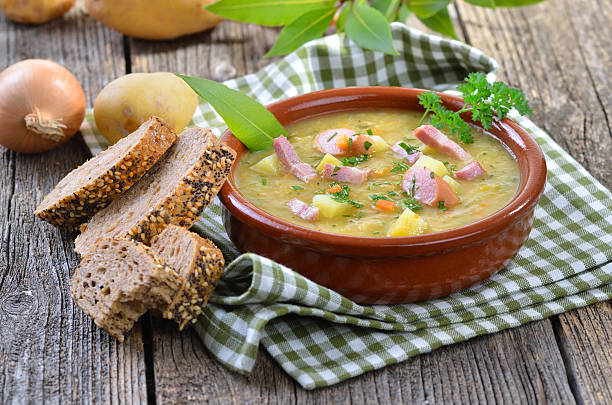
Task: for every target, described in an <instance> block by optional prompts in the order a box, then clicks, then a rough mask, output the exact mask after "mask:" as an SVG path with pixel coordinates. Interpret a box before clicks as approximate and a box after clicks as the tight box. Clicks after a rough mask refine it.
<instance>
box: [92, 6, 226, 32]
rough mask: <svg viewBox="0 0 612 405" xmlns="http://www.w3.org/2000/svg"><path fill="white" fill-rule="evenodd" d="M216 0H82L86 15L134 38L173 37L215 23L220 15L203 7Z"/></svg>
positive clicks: (208, 26) (199, 29) (219, 19)
mask: <svg viewBox="0 0 612 405" xmlns="http://www.w3.org/2000/svg"><path fill="white" fill-rule="evenodd" d="M215 1H216V0H85V5H86V6H87V11H88V12H89V14H90V15H91V16H92V17H93V18H95V19H96V20H98V21H100V22H101V23H102V24H105V25H108V26H109V27H111V28H114V29H116V30H117V31H120V32H122V33H124V34H125V35H129V36H131V37H136V38H144V39H172V38H176V37H180V36H181V35H187V34H193V33H195V32H200V31H204V30H207V29H209V28H212V27H214V26H215V25H217V24H218V23H219V22H220V21H221V20H222V18H221V17H219V16H216V15H215V14H213V13H210V12H208V11H206V10H204V6H207V5H209V4H211V3H214V2H215Z"/></svg>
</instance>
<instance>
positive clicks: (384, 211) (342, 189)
mask: <svg viewBox="0 0 612 405" xmlns="http://www.w3.org/2000/svg"><path fill="white" fill-rule="evenodd" d="M420 118H421V114H418V113H416V112H407V111H398V110H381V111H351V112H339V113H332V114H328V115H325V116H320V117H316V118H312V119H308V120H304V121H300V122H297V123H295V124H292V125H290V126H288V127H287V139H288V142H287V141H286V140H285V139H284V138H283V139H277V140H275V149H276V151H275V150H268V151H257V152H254V151H247V152H245V154H244V155H243V157H242V158H241V159H240V161H239V162H238V164H237V167H236V170H235V173H234V179H235V184H236V186H237V188H238V190H239V191H240V192H241V193H242V195H243V196H244V197H245V198H247V199H248V200H249V201H251V202H252V203H253V204H254V205H255V206H257V207H259V208H261V209H262V210H264V211H266V212H268V213H269V214H271V215H274V216H276V217H278V218H281V219H283V220H286V221H288V222H292V223H294V224H296V225H299V226H302V227H305V228H310V229H314V230H317V231H322V232H327V233H335V234H342V235H353V236H366V237H387V236H389V237H393V236H412V235H419V234H422V233H432V232H439V231H444V230H448V229H453V228H457V227H461V226H464V225H468V224H470V223H473V222H476V221H478V220H480V219H483V218H485V217H487V216H489V215H491V214H493V213H495V212H496V211H499V210H500V209H501V208H502V207H504V206H505V205H506V204H507V203H508V202H509V201H510V200H511V199H512V198H513V197H514V196H515V194H516V192H517V189H518V186H519V182H520V173H519V168H518V164H517V163H516V161H515V160H514V159H513V157H512V156H511V155H510V153H509V152H508V151H507V150H506V149H505V147H504V145H503V144H501V143H500V142H499V141H497V140H496V139H494V138H492V137H489V136H487V135H485V134H483V133H481V132H479V131H477V130H473V131H472V136H473V138H474V142H473V143H471V144H461V146H459V145H457V144H455V143H454V142H453V141H452V140H451V139H449V138H447V137H446V135H444V134H442V133H440V132H438V131H437V130H435V128H433V127H431V126H424V127H423V126H422V127H420V128H418V129H415V128H417V126H418V124H419V120H420ZM450 138H452V137H450ZM277 141H278V142H277ZM281 141H283V142H287V144H285V145H282V142H281ZM423 141H425V142H426V143H427V144H426V143H424V142H423ZM291 150H294V151H295V152H291ZM295 153H297V156H295ZM296 159H297V161H296Z"/></svg>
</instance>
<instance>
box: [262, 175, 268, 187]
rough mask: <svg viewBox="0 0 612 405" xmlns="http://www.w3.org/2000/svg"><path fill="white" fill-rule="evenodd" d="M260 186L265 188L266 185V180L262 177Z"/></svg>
mask: <svg viewBox="0 0 612 405" xmlns="http://www.w3.org/2000/svg"><path fill="white" fill-rule="evenodd" d="M261 184H263V185H264V186H265V185H266V184H268V179H266V178H265V177H262V178H261Z"/></svg>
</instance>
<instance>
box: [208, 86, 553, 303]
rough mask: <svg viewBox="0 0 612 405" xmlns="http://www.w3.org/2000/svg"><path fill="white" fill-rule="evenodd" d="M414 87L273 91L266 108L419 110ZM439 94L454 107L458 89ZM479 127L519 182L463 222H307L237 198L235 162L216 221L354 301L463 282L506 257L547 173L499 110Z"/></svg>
mask: <svg viewBox="0 0 612 405" xmlns="http://www.w3.org/2000/svg"><path fill="white" fill-rule="evenodd" d="M423 91H424V90H419V89H408V88H400V87H350V88H340V89H331V90H323V91H318V92H314V93H309V94H304V95H301V96H297V97H292V98H289V99H286V100H282V101H279V102H277V103H274V104H271V105H269V106H268V109H269V110H270V111H271V112H272V113H273V114H274V115H275V116H276V118H277V119H278V120H279V121H280V122H281V123H282V124H283V125H288V124H292V123H294V122H297V121H300V120H304V119H309V118H313V117H316V116H320V115H324V114H329V113H333V112H339V111H347V110H370V109H403V110H409V111H423V109H422V107H421V106H420V105H419V104H418V99H417V95H418V94H419V93H421V92H423ZM440 96H441V97H442V100H443V102H444V104H445V105H446V107H447V108H451V109H453V110H455V111H457V110H459V109H460V108H461V107H462V106H463V101H462V100H461V99H459V98H456V97H452V96H448V95H444V94H440ZM465 118H466V119H467V118H469V117H465ZM472 124H473V125H475V126H476V127H479V125H477V124H475V123H472ZM480 129H482V128H480ZM485 132H486V133H487V134H488V135H490V136H493V137H495V138H497V139H498V140H499V141H501V142H502V143H503V144H505V145H506V147H507V149H508V150H509V151H510V153H511V154H512V155H513V156H514V157H515V159H516V161H517V162H518V165H519V168H520V173H521V181H520V186H519V190H518V193H517V195H516V196H515V197H514V199H513V200H512V201H511V202H510V203H508V205H506V206H505V207H503V208H502V209H501V210H499V211H498V212H496V213H495V214H493V215H491V216H489V217H487V218H485V219H482V220H480V221H478V222H475V223H472V224H470V225H466V226H462V227H460V228H456V229H452V230H448V231H443V232H436V233H430V234H425V235H420V236H410V237H396V238H368V237H356V236H345V235H334V234H330V233H324V232H318V231H314V230H310V229H306V228H303V227H300V226H298V225H294V224H292V223H289V222H286V221H283V220H280V219H278V218H275V217H274V216H272V215H270V214H268V213H266V212H265V211H263V210H262V209H260V208H257V207H256V206H255V205H253V204H251V203H250V202H249V201H248V200H247V199H246V198H245V197H243V196H242V194H240V192H239V191H238V189H237V188H236V184H235V183H234V170H235V168H236V165H234V168H233V169H232V172H231V173H230V175H229V177H228V179H227V181H226V182H225V185H224V186H223V188H222V189H221V192H220V198H221V201H222V202H223V204H224V205H225V206H226V207H227V209H228V211H229V212H226V214H225V218H224V223H225V227H226V229H227V232H228V234H229V236H230V238H231V240H232V241H233V242H234V243H235V244H236V246H237V247H238V249H240V250H241V251H243V252H255V253H258V254H260V255H262V256H266V257H268V258H270V259H273V260H276V261H277V262H279V263H282V264H284V265H286V266H288V267H290V268H292V269H294V270H295V271H297V272H299V273H301V274H303V275H304V276H306V277H308V278H309V279H311V280H313V281H315V282H317V283H319V284H322V285H324V286H326V287H329V288H331V289H332V290H335V291H337V292H339V293H340V294H342V295H344V296H346V297H347V298H349V299H352V300H353V301H355V302H358V303H362V304H392V303H408V302H414V301H420V300H424V299H430V298H437V297H442V296H445V295H448V294H450V293H452V292H455V291H459V290H462V289H464V288H467V287H469V286H471V285H473V284H475V283H478V282H479V281H482V280H484V279H486V278H487V277H490V276H491V275H493V274H494V273H495V272H497V271H498V270H499V269H501V268H502V267H503V266H505V265H506V264H508V262H509V261H510V260H511V259H512V258H513V257H514V255H515V254H516V252H517V251H518V250H519V248H520V247H521V246H522V245H523V244H524V243H525V241H526V240H527V237H528V236H529V232H530V231H531V226H532V223H533V213H534V209H535V207H536V204H537V202H538V200H539V199H540V196H541V195H542V192H543V190H544V185H545V182H546V162H545V160H544V156H543V154H542V151H541V150H540V148H539V146H538V145H537V143H536V142H535V141H534V140H533V139H532V138H531V136H529V134H528V133H527V132H525V131H524V130H523V129H522V128H521V127H519V125H518V124H516V123H515V122H514V121H512V120H509V119H504V120H502V121H499V122H494V124H493V126H492V127H491V128H490V129H489V130H488V131H485ZM222 139H223V140H224V141H225V142H227V143H228V144H229V145H230V146H231V147H232V148H234V149H235V150H236V152H237V153H238V159H240V158H241V156H242V155H243V154H244V152H245V150H246V148H245V146H244V145H243V144H242V143H241V142H240V141H239V140H238V139H237V138H235V137H234V136H233V135H232V133H231V132H230V131H226V132H225V133H224V134H223V136H222Z"/></svg>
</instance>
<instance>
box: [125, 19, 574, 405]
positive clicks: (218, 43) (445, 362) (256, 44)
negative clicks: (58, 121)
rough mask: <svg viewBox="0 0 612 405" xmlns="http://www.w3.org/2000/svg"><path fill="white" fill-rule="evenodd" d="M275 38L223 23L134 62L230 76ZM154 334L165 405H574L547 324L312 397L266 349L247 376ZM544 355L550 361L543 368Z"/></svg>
mask: <svg viewBox="0 0 612 405" xmlns="http://www.w3.org/2000/svg"><path fill="white" fill-rule="evenodd" d="M274 40H275V31H273V30H269V29H262V28H259V27H254V26H247V25H240V24H236V23H230V22H225V23H223V24H221V25H220V26H219V27H217V28H216V29H215V30H213V31H212V32H210V33H203V34H199V35H195V36H191V37H188V38H184V39H181V40H178V41H173V42H171V43H165V42H157V43H155V42H145V41H131V42H130V47H131V55H132V61H131V64H132V69H133V71H157V70H169V71H175V72H184V73H187V74H192V75H197V76H200V77H208V78H213V79H216V80H223V79H227V78H229V77H232V76H235V75H240V74H245V73H250V72H253V71H255V70H256V69H257V68H259V67H261V66H262V65H264V64H265V63H268V61H267V60H262V55H263V54H264V53H265V52H266V51H267V49H269V47H270V46H271V45H272V43H273V41H274ZM220 67H223V69H221V68H220ZM224 72H227V73H225V74H224ZM152 329H153V350H154V353H153V358H154V375H155V389H156V398H157V402H158V403H159V404H164V403H181V402H187V401H197V402H211V403H228V402H229V403H235V404H240V403H258V404H259V403H270V404H272V403H305V404H306V403H308V404H310V403H321V404H323V403H396V402H397V403H401V402H424V401H429V402H430V403H431V402H443V403H447V402H448V403H461V402H463V403H484V402H501V403H517V402H528V401H532V402H544V401H546V400H551V401H557V402H564V403H573V401H574V399H573V396H572V394H571V391H570V390H569V386H568V384H567V380H566V378H565V370H564V369H563V366H562V359H561V356H560V353H559V352H558V350H557V345H556V342H555V338H554V334H553V333H552V328H551V327H550V323H548V322H542V323H536V324H533V325H528V326H526V327H523V328H520V329H517V330H512V331H507V332H503V333H501V334H498V335H493V336H487V337H483V338H480V339H476V340H473V341H471V342H468V343H467V344H463V345H456V346H452V347H448V348H444V349H441V350H439V351H436V352H434V353H432V354H429V355H423V356H420V357H418V358H415V359H413V360H411V361H408V362H406V363H403V364H400V365H397V366H394V367H389V368H386V369H383V370H379V371H376V372H372V373H368V374H366V375H365V376H362V377H358V378H355V379H352V380H350V381H348V382H346V383H344V384H339V385H337V386H334V387H330V388H328V389H324V390H317V391H314V392H307V391H304V390H302V389H301V388H299V387H298V386H297V385H296V384H295V383H294V382H293V381H292V380H291V379H290V378H289V377H288V376H287V375H286V374H285V373H284V372H283V371H282V370H281V369H280V367H278V366H277V365H276V364H275V363H274V361H273V360H272V359H271V358H270V357H269V356H268V355H267V354H266V353H265V352H264V351H263V350H262V351H261V353H260V356H259V359H258V363H257V365H256V368H255V370H254V372H253V373H252V375H250V376H248V377H245V376H241V375H239V374H236V373H233V372H231V371H229V370H227V369H226V368H225V367H223V366H221V365H220V364H219V363H218V362H217V361H215V360H214V358H213V357H212V356H211V355H210V354H208V353H207V352H206V351H205V350H204V348H203V346H202V344H201V343H200V341H199V340H198V337H197V335H196V334H195V333H193V332H192V331H186V332H184V333H182V334H179V333H178V332H177V331H176V328H175V327H174V326H173V325H172V324H171V323H167V322H163V321H159V320H154V321H153V328H152ZM542 358H546V359H550V362H546V363H542V364H540V362H539V361H538V360H539V359H542Z"/></svg>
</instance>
